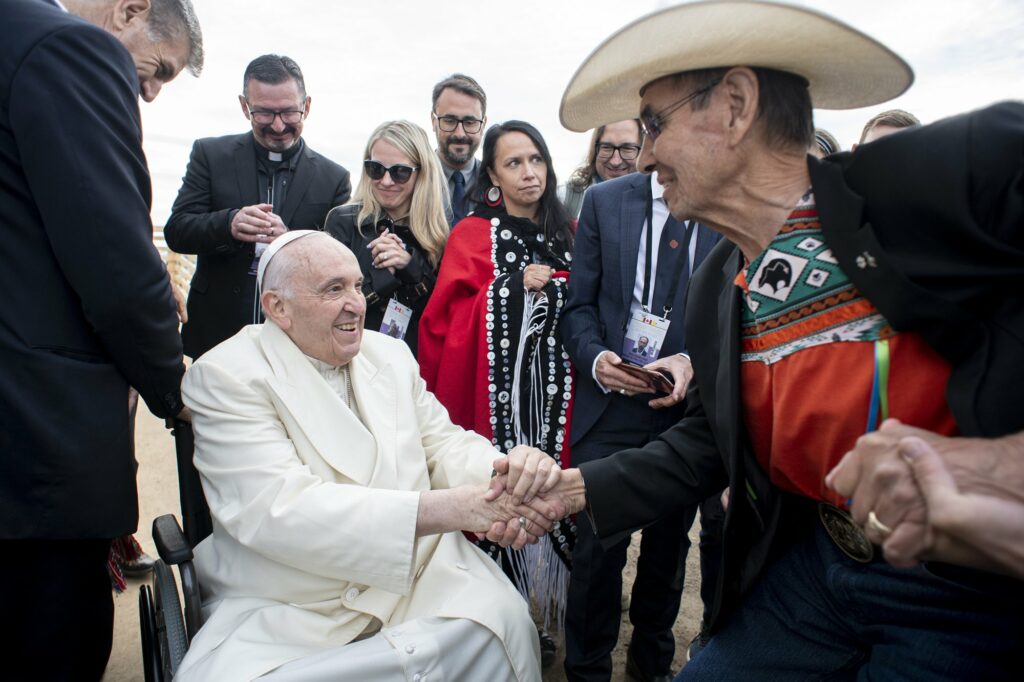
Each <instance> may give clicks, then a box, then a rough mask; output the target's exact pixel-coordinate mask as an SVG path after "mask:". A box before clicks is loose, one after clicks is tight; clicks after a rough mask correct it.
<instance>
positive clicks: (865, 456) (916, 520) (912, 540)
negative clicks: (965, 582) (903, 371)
mask: <svg viewBox="0 0 1024 682" xmlns="http://www.w3.org/2000/svg"><path fill="white" fill-rule="evenodd" d="M825 482H826V484H827V485H828V486H829V487H830V488H832V489H833V490H835V491H836V492H837V493H839V494H840V495H842V496H844V497H846V498H848V499H850V500H851V504H850V513H851V515H852V516H853V519H854V521H855V522H857V523H858V524H861V525H862V526H863V527H864V532H865V535H867V537H868V539H869V540H870V541H871V542H873V543H875V544H877V545H880V546H881V547H882V550H883V552H884V554H885V558H886V559H887V560H888V561H889V562H890V563H891V564H893V565H894V566H897V567H910V566H913V565H915V564H917V563H919V562H921V561H926V560H933V561H943V562H948V563H954V564H959V565H963V566H970V567H974V568H981V569H985V570H991V571H997V572H1002V573H1007V574H1010V575H1014V576H1016V577H1018V578H1024V437H1022V434H1017V435H1013V436H1006V437H1003V438H992V439H986V438H947V437H944V436H940V435H938V434H935V433H931V432H928V431H924V430H923V429H917V428H914V427H911V426H907V425H905V424H902V423H900V422H899V421H898V420H895V419H889V420H886V421H885V422H884V423H883V424H882V426H881V428H879V430H878V431H875V432H872V433H868V434H865V435H864V436H861V437H860V438H859V439H858V440H857V444H856V446H855V447H854V449H853V450H851V451H850V452H848V453H847V454H846V455H845V456H844V457H843V459H842V460H841V461H840V462H839V464H838V465H837V466H836V467H835V468H834V469H833V470H832V471H831V472H830V473H829V474H828V476H827V477H826V479H825Z"/></svg>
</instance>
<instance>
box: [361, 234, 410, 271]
mask: <svg viewBox="0 0 1024 682" xmlns="http://www.w3.org/2000/svg"><path fill="white" fill-rule="evenodd" d="M366 248H368V249H370V257H371V258H372V260H373V267H375V268H377V269H378V270H383V269H387V271H388V272H390V273H391V274H392V275H393V274H395V270H402V269H404V268H405V267H406V266H407V265H409V261H411V260H412V254H411V253H409V252H408V251H406V249H405V243H404V242H403V241H402V240H401V238H400V237H399V236H398V235H397V234H395V233H393V232H391V231H390V230H387V229H385V230H384V231H382V232H381V233H380V236H379V237H377V238H376V239H374V240H373V241H371V242H370V243H369V244H367V245H366Z"/></svg>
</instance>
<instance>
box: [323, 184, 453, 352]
mask: <svg viewBox="0 0 1024 682" xmlns="http://www.w3.org/2000/svg"><path fill="white" fill-rule="evenodd" d="M360 208H361V205H360V204H349V205H346V206H339V207H338V208H335V209H334V210H332V211H331V212H330V213H329V214H328V215H327V224H326V225H325V226H324V229H325V230H326V232H327V233H328V234H330V235H331V236H332V237H334V238H335V239H337V240H338V241H340V242H341V243H342V244H344V245H345V246H347V247H348V248H350V249H351V250H352V253H354V254H355V255H356V259H357V260H358V261H359V269H360V270H361V271H362V273H363V294H364V295H365V296H366V329H370V330H373V331H380V327H381V324H382V323H383V321H384V313H385V311H386V310H387V306H388V301H389V300H391V298H392V297H396V298H398V301H399V302H400V303H402V304H403V305H406V306H408V307H409V308H412V319H411V320H410V322H409V328H408V329H407V330H406V333H405V339H404V340H405V343H406V345H407V346H409V348H410V349H411V350H412V353H413V355H415V354H416V340H417V338H418V337H419V326H420V317H421V316H422V315H423V309H424V308H426V307H427V301H428V300H429V299H430V294H431V293H432V292H433V291H434V284H435V283H436V282H437V268H435V267H433V266H431V265H430V260H429V259H428V258H427V254H426V253H425V252H424V251H423V248H422V247H421V246H420V244H419V242H418V241H416V237H414V236H413V234H412V232H411V231H410V230H409V228H408V227H407V226H404V225H396V226H395V229H394V232H395V234H397V235H398V236H399V237H400V238H401V239H402V241H403V242H405V248H406V250H407V251H408V252H409V253H410V254H411V255H412V259H411V260H410V261H409V265H407V266H406V267H405V268H403V269H401V270H396V271H395V274H394V275H392V274H391V272H389V271H388V269H387V268H384V269H378V268H375V267H373V258H372V257H371V255H370V250H369V249H367V248H366V246H367V244H369V243H370V242H371V241H373V240H374V239H376V238H377V230H376V227H375V221H373V220H372V219H368V220H364V221H363V224H362V225H361V226H360V227H356V216H357V215H358V214H359V209H360ZM360 228H361V229H360Z"/></svg>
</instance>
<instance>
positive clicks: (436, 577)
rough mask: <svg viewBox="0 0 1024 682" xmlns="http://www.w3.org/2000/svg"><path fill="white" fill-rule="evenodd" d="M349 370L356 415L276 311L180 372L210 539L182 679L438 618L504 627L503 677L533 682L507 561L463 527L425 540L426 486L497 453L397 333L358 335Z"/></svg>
mask: <svg viewBox="0 0 1024 682" xmlns="http://www.w3.org/2000/svg"><path fill="white" fill-rule="evenodd" d="M349 368H350V371H349V372H348V375H349V377H350V379H351V388H352V392H353V394H354V398H355V406H356V411H357V412H358V414H356V413H354V412H353V411H352V410H350V409H349V408H348V407H347V406H346V405H345V402H344V401H343V400H342V398H341V397H339V395H338V394H337V393H336V392H335V390H334V389H332V388H331V385H330V384H329V383H328V381H327V380H325V378H324V377H323V376H322V375H321V373H320V372H319V371H318V370H317V368H315V367H314V365H313V363H311V362H310V360H309V358H307V357H306V356H304V355H303V354H302V352H301V351H300V350H299V349H298V347H297V346H295V344H294V343H292V341H291V339H289V338H288V336H287V335H286V334H285V333H284V332H283V331H281V329H280V328H278V327H277V326H276V325H274V324H273V323H270V322H268V323H266V324H264V325H262V326H250V327H246V328H245V329H243V330H242V331H241V332H239V333H238V334H236V335H235V336H234V337H232V338H231V339H229V340H227V341H225V342H224V343H222V344H221V345H219V346H217V347H216V348H214V349H213V350H211V351H209V352H208V353H206V354H205V355H203V357H202V358H200V359H199V360H198V361H197V362H196V363H195V364H194V365H193V366H192V367H191V368H190V369H189V371H188V373H187V374H186V376H185V380H184V382H183V384H182V392H183V395H184V399H185V403H186V405H188V407H189V409H191V410H192V414H193V428H194V430H195V442H196V450H195V464H196V468H197V469H198V470H199V473H200V475H201V477H202V482H203V490H204V491H205V493H206V499H207V502H208V503H209V506H210V511H211V515H212V517H213V534H212V535H211V536H210V537H209V538H207V539H206V540H204V541H203V542H201V543H200V544H199V545H198V546H197V547H196V550H195V555H196V567H197V569H198V571H199V575H200V580H201V584H202V589H203V615H204V617H205V623H204V625H203V627H202V629H201V630H200V631H199V633H198V635H197V636H196V638H195V639H194V641H193V642H192V645H191V648H190V649H189V651H188V654H187V655H186V657H185V660H184V661H183V662H182V667H181V668H180V670H179V672H178V675H177V676H176V678H175V679H176V680H217V681H218V682H223V681H229V680H251V679H253V678H256V677H259V676H261V675H264V674H266V673H268V672H270V671H273V670H275V669H276V668H278V667H279V666H283V665H285V664H287V663H289V662H292V661H298V659H302V658H305V657H309V656H314V655H321V656H322V655H323V654H324V652H326V651H327V650H329V649H336V648H338V647H343V646H344V645H346V644H348V643H350V642H353V641H354V640H356V639H357V638H358V639H361V640H363V638H366V637H368V636H370V635H373V634H374V633H375V632H376V631H377V629H378V628H380V627H383V631H382V634H378V635H377V636H376V638H377V639H378V640H380V638H382V636H383V634H386V633H392V632H398V631H399V630H401V628H400V627H398V626H400V625H401V624H402V623H406V622H412V621H415V622H417V623H421V621H423V620H424V619H426V620H427V621H431V620H432V619H437V618H443V619H466V620H468V621H472V623H475V624H479V625H480V626H483V627H484V628H486V629H487V630H489V631H490V632H491V633H493V634H494V636H495V637H497V639H498V640H500V642H501V644H502V646H503V648H504V653H505V655H506V656H507V659H508V665H509V666H510V668H509V667H506V668H505V670H506V671H507V677H508V678H509V679H518V680H520V681H526V680H530V681H533V680H539V679H540V662H539V661H540V653H539V650H538V645H537V632H536V629H535V627H534V625H533V622H532V620H531V618H530V615H529V612H528V610H527V606H526V603H525V602H524V600H523V598H522V597H521V596H520V595H519V593H518V592H517V591H516V590H515V588H513V587H512V585H511V583H510V582H509V581H508V580H507V579H506V578H505V576H504V575H503V574H502V573H501V570H500V569H499V568H498V566H497V565H496V564H495V563H494V562H493V561H491V560H490V559H488V558H487V557H486V555H484V553H483V552H481V551H480V550H479V549H477V548H476V547H475V546H473V545H472V544H471V543H470V542H469V541H468V540H466V539H465V537H463V536H462V534H461V533H447V534H444V535H433V536H427V537H421V538H416V536H415V528H416V516H417V509H418V505H419V494H420V491H423V490H430V489H440V488H449V487H456V486H459V485H463V484H466V483H482V482H485V481H487V480H488V478H489V477H490V474H491V466H492V462H493V460H494V458H495V457H496V456H498V453H497V452H496V451H495V449H494V448H493V447H492V446H491V444H490V442H489V441H487V439H485V438H483V437H481V436H479V435H477V434H475V433H473V432H468V431H464V430H463V429H461V428H459V427H457V426H455V425H453V424H452V423H451V421H450V420H449V419H448V413H447V412H446V411H445V409H444V407H442V406H441V404H440V403H439V402H437V400H436V399H435V398H434V396H433V395H432V394H431V393H430V392H428V391H427V389H426V386H425V384H424V382H423V381H422V380H421V379H420V376H419V368H418V366H417V365H416V362H415V360H414V359H413V357H412V354H411V353H410V352H409V350H408V348H407V347H406V345H405V344H404V343H402V342H401V341H397V340H395V339H391V338H388V337H386V336H384V335H382V334H378V333H376V332H371V331H367V332H364V334H363V341H362V347H361V350H360V352H359V354H358V355H357V356H356V357H355V358H353V360H352V361H351V363H350V364H349ZM371 639H374V638H373V637H371ZM366 641H370V640H363V641H360V642H359V645H363V644H365V642H366ZM389 641H390V642H391V644H392V645H394V646H399V642H398V641H397V640H394V638H392V637H390V634H389ZM492 641H493V640H492ZM405 648H411V647H405ZM440 654H441V656H442V657H443V656H444V655H445V652H444V651H442V652H440ZM503 664H504V662H503ZM435 677H436V676H435ZM409 678H410V679H413V678H414V675H412V673H411V672H410V675H409ZM351 679H366V678H365V677H361V678H355V677H353V678H351Z"/></svg>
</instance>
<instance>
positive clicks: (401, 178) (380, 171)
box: [363, 159, 419, 185]
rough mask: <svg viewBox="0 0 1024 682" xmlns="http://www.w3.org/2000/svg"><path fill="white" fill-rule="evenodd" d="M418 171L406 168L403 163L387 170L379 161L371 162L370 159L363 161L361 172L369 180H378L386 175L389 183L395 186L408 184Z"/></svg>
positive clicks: (413, 168) (410, 167) (411, 167)
mask: <svg viewBox="0 0 1024 682" xmlns="http://www.w3.org/2000/svg"><path fill="white" fill-rule="evenodd" d="M418 170H419V168H415V167H413V166H406V165H405V164H404V163H396V164H395V165H394V166H391V167H390V168H389V167H388V166H385V165H384V164H383V163H381V162H379V161H372V160H370V159H367V160H366V161H363V171H364V172H365V173H366V174H367V175H369V176H370V179H371V180H380V179H382V178H383V177H384V174H385V173H387V174H388V175H390V176H391V181H392V182H394V183H395V184H396V185H404V184H405V183H407V182H409V178H411V177H412V174H413V173H414V172H415V171H418Z"/></svg>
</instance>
